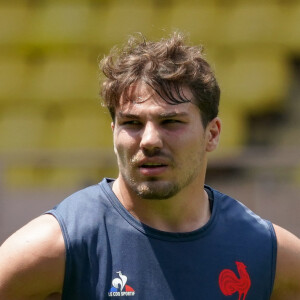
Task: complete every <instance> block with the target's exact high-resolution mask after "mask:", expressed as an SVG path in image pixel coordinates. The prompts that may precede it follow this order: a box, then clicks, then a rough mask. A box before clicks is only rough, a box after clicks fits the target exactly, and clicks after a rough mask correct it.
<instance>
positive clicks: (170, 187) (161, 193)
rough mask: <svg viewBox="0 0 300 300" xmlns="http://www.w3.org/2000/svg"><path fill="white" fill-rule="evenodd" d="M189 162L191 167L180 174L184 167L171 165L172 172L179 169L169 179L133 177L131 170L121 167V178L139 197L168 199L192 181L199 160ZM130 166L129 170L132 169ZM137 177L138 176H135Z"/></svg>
mask: <svg viewBox="0 0 300 300" xmlns="http://www.w3.org/2000/svg"><path fill="white" fill-rule="evenodd" d="M195 160H196V161H194V162H193V163H191V165H192V168H191V169H188V170H187V171H185V172H184V174H182V170H184V168H180V167H178V166H177V167H176V166H172V168H173V170H174V172H175V170H176V169H177V170H179V171H178V172H179V175H178V176H177V177H173V178H170V179H167V180H166V179H160V178H158V177H149V178H147V179H145V180H143V178H135V176H133V175H132V173H134V172H133V171H132V172H127V171H128V168H127V169H125V168H121V170H120V171H121V175H122V178H123V180H124V182H125V184H126V185H127V187H128V188H129V189H130V190H131V191H132V192H133V193H134V194H136V195H137V196H138V197H139V198H141V199H148V200H165V199H169V198H171V197H173V196H175V195H176V194H178V193H179V192H180V191H181V190H182V189H184V188H185V187H187V186H188V185H189V184H190V183H191V182H193V181H194V180H195V179H196V178H197V176H198V175H199V172H200V165H201V162H200V160H198V159H195ZM131 167H132V166H130V168H129V169H130V170H133V169H132V168H131ZM136 177H138V176H136Z"/></svg>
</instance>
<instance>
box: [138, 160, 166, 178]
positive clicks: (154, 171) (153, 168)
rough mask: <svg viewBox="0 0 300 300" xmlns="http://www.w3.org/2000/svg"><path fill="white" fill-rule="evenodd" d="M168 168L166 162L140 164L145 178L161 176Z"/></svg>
mask: <svg viewBox="0 0 300 300" xmlns="http://www.w3.org/2000/svg"><path fill="white" fill-rule="evenodd" d="M167 168H168V164H166V163H165V162H154V161H153V162H152V161H145V162H141V163H140V164H139V170H140V173H141V174H142V175H145V176H157V175H161V174H162V173H163V172H165V171H166V169H167Z"/></svg>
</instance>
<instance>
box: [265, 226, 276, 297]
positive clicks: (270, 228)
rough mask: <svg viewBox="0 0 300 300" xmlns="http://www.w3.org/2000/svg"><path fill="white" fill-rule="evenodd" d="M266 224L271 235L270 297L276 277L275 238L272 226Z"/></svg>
mask: <svg viewBox="0 0 300 300" xmlns="http://www.w3.org/2000/svg"><path fill="white" fill-rule="evenodd" d="M267 222H268V226H269V230H270V234H271V243H272V253H271V255H272V268H271V272H272V273H271V285H270V297H271V295H272V292H273V288H274V282H275V275H276V264H277V236H276V233H275V229H274V226H273V224H272V223H271V222H270V221H267Z"/></svg>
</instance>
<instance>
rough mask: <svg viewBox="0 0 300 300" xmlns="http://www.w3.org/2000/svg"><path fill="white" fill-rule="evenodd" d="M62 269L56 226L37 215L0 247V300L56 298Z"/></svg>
mask: <svg viewBox="0 0 300 300" xmlns="http://www.w3.org/2000/svg"><path fill="white" fill-rule="evenodd" d="M64 269H65V245H64V240H63V236H62V233H61V230H60V226H59V224H58V222H57V221H56V219H55V218H54V217H53V216H51V215H43V216H40V217H38V218H36V219H34V220H33V221H31V222H29V223H28V224H27V225H25V226H24V227H22V228H21V229H20V230H18V231H17V232H16V233H14V234H13V235H12V236H11V237H10V238H8V239H7V240H6V241H5V242H4V244H3V245H2V246H1V247H0V300H4V299H5V300H44V299H47V297H49V298H48V299H59V298H57V296H54V295H55V294H56V295H58V294H59V293H61V291H62V286H63V278H64ZM51 295H52V296H51Z"/></svg>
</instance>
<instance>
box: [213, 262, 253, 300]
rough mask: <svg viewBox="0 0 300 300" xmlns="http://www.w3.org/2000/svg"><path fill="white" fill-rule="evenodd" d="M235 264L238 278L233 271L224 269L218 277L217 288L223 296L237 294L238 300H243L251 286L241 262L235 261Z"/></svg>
mask: <svg viewBox="0 0 300 300" xmlns="http://www.w3.org/2000/svg"><path fill="white" fill-rule="evenodd" d="M235 263H236V266H237V270H238V273H239V278H238V277H237V276H236V274H235V273H234V272H233V271H231V270H229V269H225V270H223V271H222V272H221V273H220V275H219V286H220V289H221V291H222V293H223V294H224V295H225V296H230V295H232V294H234V293H236V292H238V294H239V298H238V300H245V299H246V296H247V293H248V291H249V289H250V286H251V280H250V276H249V274H248V272H247V270H246V266H245V265H244V264H243V263H242V262H238V261H236V262H235Z"/></svg>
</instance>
